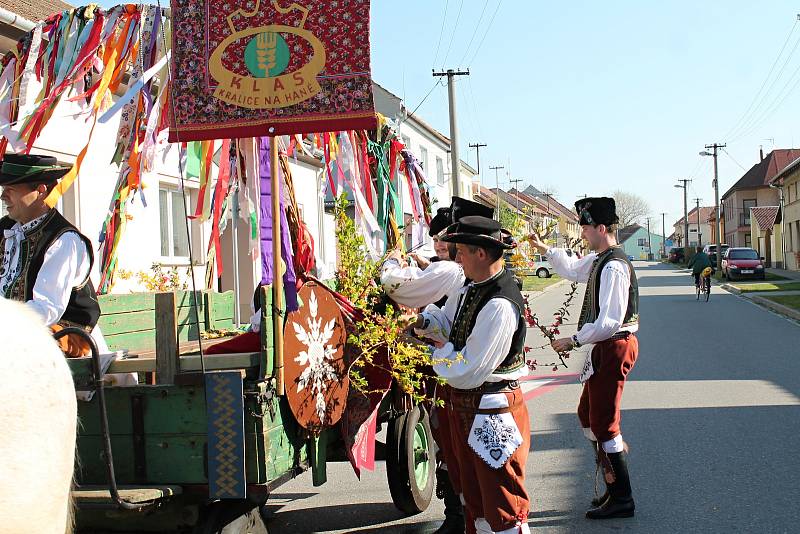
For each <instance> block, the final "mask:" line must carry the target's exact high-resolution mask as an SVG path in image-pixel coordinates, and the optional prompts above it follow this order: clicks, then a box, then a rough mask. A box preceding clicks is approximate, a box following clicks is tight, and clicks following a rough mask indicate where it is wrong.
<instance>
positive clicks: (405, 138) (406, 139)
mask: <svg viewBox="0 0 800 534" xmlns="http://www.w3.org/2000/svg"><path fill="white" fill-rule="evenodd" d="M400 138H401V139H402V140H403V146H405V147H406V148H407V149H408V150H411V138H410V137H409V136H407V135H403V136H400Z"/></svg>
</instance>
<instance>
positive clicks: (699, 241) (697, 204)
mask: <svg viewBox="0 0 800 534" xmlns="http://www.w3.org/2000/svg"><path fill="white" fill-rule="evenodd" d="M701 200H703V199H702V198H696V199H694V201H695V209H697V246H698V247H702V246H703V232H702V231H701V230H700V201H701Z"/></svg>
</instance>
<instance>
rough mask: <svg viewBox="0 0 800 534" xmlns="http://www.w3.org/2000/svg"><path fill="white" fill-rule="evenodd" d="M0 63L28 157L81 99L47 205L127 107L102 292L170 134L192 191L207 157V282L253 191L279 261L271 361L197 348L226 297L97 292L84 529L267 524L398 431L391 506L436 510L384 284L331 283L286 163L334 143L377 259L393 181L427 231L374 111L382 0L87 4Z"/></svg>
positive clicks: (11, 118)
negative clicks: (131, 377)
mask: <svg viewBox="0 0 800 534" xmlns="http://www.w3.org/2000/svg"><path fill="white" fill-rule="evenodd" d="M253 5H254V6H255V9H251V10H248V8H249V7H251V6H253ZM2 67H3V70H2V72H0V95H2V98H0V117H1V118H2V120H3V122H4V124H5V126H4V129H3V132H2V134H3V137H2V140H0V145H1V146H0V148H2V149H3V150H2V151H0V153H5V152H6V151H7V150H14V151H22V152H28V151H30V150H31V149H32V147H33V145H34V142H35V141H36V139H37V137H38V135H39V133H40V132H41V131H42V129H43V128H44V126H45V125H46V124H47V122H48V120H49V119H50V118H51V117H52V115H53V112H54V110H55V109H56V107H57V106H58V105H59V103H60V102H64V101H70V102H73V103H75V102H77V103H80V104H81V105H82V106H83V107H82V112H81V114H80V117H76V124H77V123H79V122H80V123H81V125H87V124H88V125H91V130H90V131H89V135H88V139H87V140H86V146H85V148H84V149H83V150H82V151H81V152H80V153H79V154H78V157H77V159H76V162H75V165H74V168H73V171H72V172H70V173H69V174H68V175H67V176H65V178H64V179H62V181H61V182H60V183H59V185H58V186H57V188H56V189H55V190H54V192H53V193H52V194H51V195H50V197H48V203H50V205H51V206H52V205H55V204H56V203H57V202H58V198H59V196H60V195H61V194H63V193H64V191H66V190H67V189H68V188H69V187H70V185H71V184H72V183H73V181H74V180H75V179H76V178H77V177H78V176H79V174H80V166H81V162H82V160H83V159H84V156H85V155H86V152H87V150H88V148H89V146H90V144H91V142H92V134H93V132H94V127H95V125H96V124H98V123H103V122H104V121H107V120H109V118H111V117H114V116H116V115H120V116H121V117H122V118H121V120H120V128H119V132H118V143H117V148H116V152H115V153H114V154H113V156H111V155H110V158H109V159H113V161H115V162H117V163H118V164H119V166H120V171H119V177H118V180H117V185H116V187H115V190H114V191H115V192H114V196H113V198H112V200H111V203H110V206H109V210H108V215H107V218H106V220H105V223H104V224H103V231H102V235H101V247H100V254H99V261H100V273H101V281H100V286H99V289H100V292H101V293H106V292H108V291H109V290H110V288H111V286H112V285H113V282H114V276H115V274H116V268H117V259H118V258H117V256H118V253H119V251H118V244H119V240H120V236H121V235H122V232H123V231H124V229H125V226H126V222H127V220H128V217H127V215H126V210H127V206H128V205H129V203H130V202H131V200H132V198H133V197H134V195H136V194H137V193H142V180H141V178H142V175H143V174H144V173H145V172H148V171H149V170H151V168H152V165H153V161H154V159H155V157H156V154H158V153H159V151H160V150H162V149H163V148H164V147H165V146H167V144H168V143H175V144H177V146H179V147H180V158H179V159H180V163H179V165H180V170H179V174H180V178H181V180H183V178H184V176H185V174H186V168H185V167H186V165H187V159H190V158H191V154H192V153H193V151H196V154H197V155H199V156H198V159H199V161H200V173H199V174H200V182H201V195H199V196H200V198H199V200H198V205H197V208H196V211H195V216H197V217H200V218H201V219H202V218H203V217H205V218H206V219H210V220H212V221H213V223H214V231H213V232H212V238H211V241H210V244H209V254H208V258H209V264H210V265H212V268H211V270H210V271H209V273H210V274H209V276H208V278H209V279H213V275H214V271H213V265H214V263H215V262H216V264H217V266H218V267H219V266H220V264H221V258H220V255H219V251H220V248H219V233H220V228H219V226H220V223H221V221H222V220H223V217H224V214H225V206H226V203H227V202H228V201H231V202H234V203H236V202H237V199H238V198H239V196H241V195H237V192H238V191H244V192H245V193H246V192H248V191H249V192H251V196H250V197H247V195H246V194H245V196H244V198H245V199H246V200H247V201H249V202H252V203H253V206H255V208H259V206H260V209H251V215H252V217H253V225H252V226H251V230H252V231H253V232H257V233H259V236H258V237H259V240H260V244H261V258H262V269H263V270H262V273H263V279H262V282H263V285H262V286H261V289H260V290H259V292H258V295H257V296H258V299H257V300H258V302H259V303H260V309H261V311H262V312H263V313H262V319H261V325H260V330H259V333H258V336H257V337H258V346H257V347H256V348H255V350H248V351H243V352H232V353H220V354H208V353H206V352H207V347H206V346H205V345H204V344H203V343H201V342H200V341H199V338H200V332H201V331H202V330H207V329H209V328H212V325H213V322H214V315H215V312H216V310H218V309H219V305H218V304H216V305H215V304H214V302H213V301H214V296H213V293H202V292H200V291H198V290H196V288H193V290H192V291H188V292H179V293H174V292H168V293H159V294H155V295H151V296H150V297H147V298H145V297H141V298H130V299H127V300H126V299H123V298H121V297H115V296H112V295H106V296H103V297H101V303H102V304H103V306H104V308H105V309H104V315H103V317H102V319H101V322H100V324H101V325H102V326H103V328H104V330H105V331H106V333H107V334H109V332H110V335H109V338H114V339H113V340H112V339H109V344H110V345H111V348H112V349H114V350H116V351H117V352H116V353H115V355H114V356H115V357H113V358H109V357H108V356H109V355H101V354H99V350H98V349H97V347H96V346H94V347H93V354H92V356H91V357H83V358H75V359H71V360H70V361H69V364H70V367H71V369H72V372H73V376H74V380H75V386H76V390H78V391H79V392H81V395H82V398H84V399H89V400H84V401H82V402H80V403H79V417H80V420H81V425H80V430H79V435H78V457H79V465H78V466H77V467H76V489H75V491H74V492H73V493H74V497H75V502H76V505H77V509H78V512H77V524H78V528H79V529H80V530H86V531H93V530H99V531H108V530H121V531H136V532H140V531H195V532H259V531H260V532H265V531H266V526H265V524H264V522H263V519H262V517H261V507H262V505H263V504H264V503H265V501H266V499H267V498H268V496H269V494H270V492H271V491H272V490H274V488H276V487H277V486H279V485H280V484H281V483H283V482H285V481H286V480H288V479H290V478H291V477H294V476H296V475H297V474H299V473H300V472H302V471H304V470H306V469H309V468H310V469H311V470H312V475H313V476H312V478H313V481H314V484H322V483H323V482H325V465H326V458H328V455H334V456H336V457H340V456H347V457H348V459H349V460H350V462H351V463H352V464H353V467H354V469H355V470H356V474H359V472H360V469H362V468H367V469H370V468H372V465H373V464H374V461H375V433H376V429H377V426H378V425H379V424H383V423H386V424H387V425H388V438H387V441H388V443H387V447H386V463H387V472H388V483H389V487H390V490H391V494H392V498H393V500H394V502H395V504H396V505H397V507H398V508H400V509H401V510H403V511H405V512H408V513H415V512H419V511H421V510H424V509H425V508H426V507H427V505H428V503H429V502H430V499H431V495H432V492H433V472H434V454H433V453H434V451H433V447H434V446H433V440H432V438H431V431H430V426H429V423H428V415H427V410H426V409H425V408H424V406H423V405H421V404H419V403H418V402H417V401H419V400H420V399H422V398H424V397H425V393H424V388H422V389H421V390H420V389H418V386H420V387H421V383H422V381H423V380H422V378H421V377H422V375H421V374H419V375H414V376H415V377H416V378H412V379H411V381H410V382H409V381H408V377H406V376H405V374H404V373H405V371H406V369H405V368H404V369H402V371H403V373H399V372H397V370H393V369H392V366H393V361H394V360H393V353H392V350H393V349H392V345H391V344H388V345H387V344H386V343H385V342H384V343H383V344H382V346H381V347H382V348H381V347H379V346H371V347H370V348H365V346H362V345H361V344H360V342H361V341H364V340H366V339H368V338H369V335H371V333H372V334H374V332H372V331H370V330H369V328H370V327H369V326H364V324H363V323H364V322H365V320H366V319H367V318H368V317H369V316H370V315H369V314H367V315H365V312H366V310H365V309H364V307H369V306H383V305H385V303H378V302H375V301H374V299H372V300H370V299H363V298H362V297H363V293H364V292H366V290H367V287H366V286H367V285H369V284H368V283H367V282H366V280H368V278H369V276H370V273H369V272H366V271H365V272H361V273H360V274H361V275H363V280H365V282H364V287H363V288H362V289H363V291H355V292H354V293H353V292H351V293H350V295H349V296H348V295H347V294H346V293H347V292H346V287H344V286H346V285H347V284H346V283H342V280H329V281H325V282H322V281H319V280H317V279H316V278H314V276H313V274H312V273H313V271H314V268H313V244H312V243H310V238H309V232H308V231H307V229H306V228H305V224H304V222H303V220H302V218H301V217H300V215H299V210H298V209H297V206H296V205H295V204H294V201H293V191H292V188H293V185H292V180H291V173H290V171H289V163H288V162H289V157H290V155H291V154H293V153H295V152H296V151H303V150H306V148H307V147H312V148H314V147H316V148H317V149H318V152H320V153H321V154H322V160H323V163H324V165H325V168H326V177H327V181H328V187H329V188H330V189H331V190H332V193H333V194H334V195H335V196H336V195H337V193H341V191H342V190H345V189H346V190H347V191H348V192H349V194H351V195H352V196H353V200H354V209H355V219H356V220H357V221H358V225H359V226H358V228H359V229H358V233H359V234H360V235H362V237H363V238H364V239H363V241H362V242H361V244H360V245H358V246H357V247H356V248H357V249H358V250H359V251H363V250H371V251H372V252H373V255H372V263H371V265H372V266H373V267H374V265H375V264H376V263H375V262H376V260H377V257H376V255H377V256H380V254H381V253H383V251H385V250H387V249H388V248H390V247H393V246H394V245H395V244H396V243H397V241H398V239H399V236H400V229H399V228H398V223H397V220H398V217H397V213H396V210H397V206H396V203H397V188H398V185H397V184H396V181H397V180H398V176H403V179H404V180H407V184H408V187H409V189H410V190H411V191H412V198H413V202H414V217H415V220H416V221H418V222H420V223H424V222H426V220H429V216H430V215H429V214H430V205H429V202H428V200H427V196H426V193H425V185H424V184H425V180H424V177H423V176H422V174H421V169H420V167H419V165H418V164H417V163H416V161H415V159H414V158H413V156H412V155H411V154H410V153H408V151H406V150H405V149H404V147H403V145H402V143H401V142H400V141H399V140H398V139H397V136H396V135H395V133H392V129H391V127H390V126H389V125H387V124H386V122H385V121H383V120H382V119H380V118H379V117H376V114H375V112H374V110H373V106H372V93H371V80H370V73H369V2H368V0H353V1H351V2H349V3H340V4H333V3H329V2H326V1H323V0H309V1H306V2H303V5H299V4H291V5H286V2H278V1H275V0H272V1H267V0H261V1H258V0H257V1H255V2H249V3H248V2H238V1H228V2H221V1H217V0H206V1H204V2H196V1H192V0H174V1H173V2H172V5H171V8H170V9H166V8H162V7H161V6H160V5H133V4H127V5H120V6H116V7H114V8H111V9H108V10H104V9H101V8H99V7H97V6H96V5H91V6H87V7H82V8H76V9H72V10H68V11H64V12H62V13H56V14H53V15H52V16H51V17H49V18H48V19H47V20H46V21H43V22H40V23H38V24H37V25H36V26H35V28H34V29H33V30H31V31H30V32H29V33H28V34H26V35H25V36H24V37H23V38H22V39H21V40H20V42H19V44H18V46H17V49H16V50H15V51H13V52H12V53H10V54H8V55H7V56H6V57H4V58H3V60H2ZM114 92H116V93H117V96H118V98H117V99H116V101H112V98H111V95H112V94H113V93H114ZM76 128H77V126H76ZM76 131H77V130H76ZM315 132H317V133H315ZM318 132H327V133H318ZM309 134H311V135H309ZM261 136H268V137H261ZM214 140H222V141H221V142H219V144H217V143H215V141H214ZM187 143H195V144H192V145H187ZM217 148H219V152H217ZM212 160H213V161H214V162H215V163H216V162H218V163H217V165H218V168H219V172H218V174H217V177H216V182H215V183H214V182H213V181H212V179H211V173H210V169H211V162H212ZM282 188H284V189H285V190H284V191H282ZM212 190H213V196H212ZM337 190H338V191H337ZM253 206H251V208H252V207H253ZM354 224H355V223H354ZM350 237H352V236H350ZM309 247H312V252H311V253H310V254H309V253H308V249H309ZM190 253H191V252H190ZM351 259H352V258H351ZM356 270H357V271H361V269H360V268H356ZM192 280H193V284H194V278H193V279H192ZM351 281H352V280H351ZM351 289H352V288H351ZM382 310H383V311H382V312H381V313H382V314H383V316H386V317H390V318H397V316H398V314H399V312H398V311H397V310H396V309H395V310H393V309H392V307H391V306H388V307H386V308H382ZM371 317H373V318H374V317H377V315H376V314H374V313H373V314H372V315H371ZM392 320H393V321H394V319H392ZM392 324H394V325H395V326H396V324H397V322H396V321H395V322H393V323H392ZM373 326H374V325H373ZM379 326H380V327H381V328H383V327H384V326H385V324H381V325H379ZM62 332H66V333H69V332H71V330H69V329H67V330H65V331H62ZM187 332H188V334H187ZM62 335H63V334H62ZM191 339H195V340H197V344H196V345H195V346H194V347H190V348H189V350H188V351H187V350H186V343H185V342H186V341H189V340H191ZM371 339H374V336H373V337H372V338H371ZM396 342H397V343H402V340H399V341H396ZM413 363H414V362H411V363H409V365H411V364H413ZM128 372H136V373H138V374H139V378H140V379H139V384H138V385H135V386H126V387H118V386H108V385H107V384H106V379H105V378H104V375H106V374H116V373H128ZM351 378H352V379H353V380H355V381H356V382H357V383H356V384H351ZM420 391H422V392H420Z"/></svg>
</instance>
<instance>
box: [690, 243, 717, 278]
mask: <svg viewBox="0 0 800 534" xmlns="http://www.w3.org/2000/svg"><path fill="white" fill-rule="evenodd" d="M688 267H689V268H690V269H691V270H692V274H693V275H694V285H695V287H700V275H702V274H703V271H704V270H705V269H707V268H710V269H711V273H713V272H714V266H713V265H712V264H711V258H709V257H708V254H706V253H705V252H703V249H702V248H700V247H697V254H695V255H694V257H693V258H692V259H691V260H689V265H688Z"/></svg>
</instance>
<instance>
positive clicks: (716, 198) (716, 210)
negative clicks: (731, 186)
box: [699, 143, 725, 271]
mask: <svg viewBox="0 0 800 534" xmlns="http://www.w3.org/2000/svg"><path fill="white" fill-rule="evenodd" d="M706 148H713V149H714V152H709V151H707V150H703V151H702V152H700V153H699V154H700V155H701V156H711V157H712V158H714V217H715V218H716V219H717V221H716V224H715V226H716V227H717V228H716V229H717V231H716V234H717V270H718V271H720V270H722V236H721V235H720V234H721V233H722V226H721V225H722V221H721V220H720V219H721V218H722V217H721V216H720V215H721V213H720V212H721V211H722V210H721V209H720V206H719V183H718V181H717V180H718V178H717V149H718V148H725V145H718V144H717V143H714V144H713V145H706Z"/></svg>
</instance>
